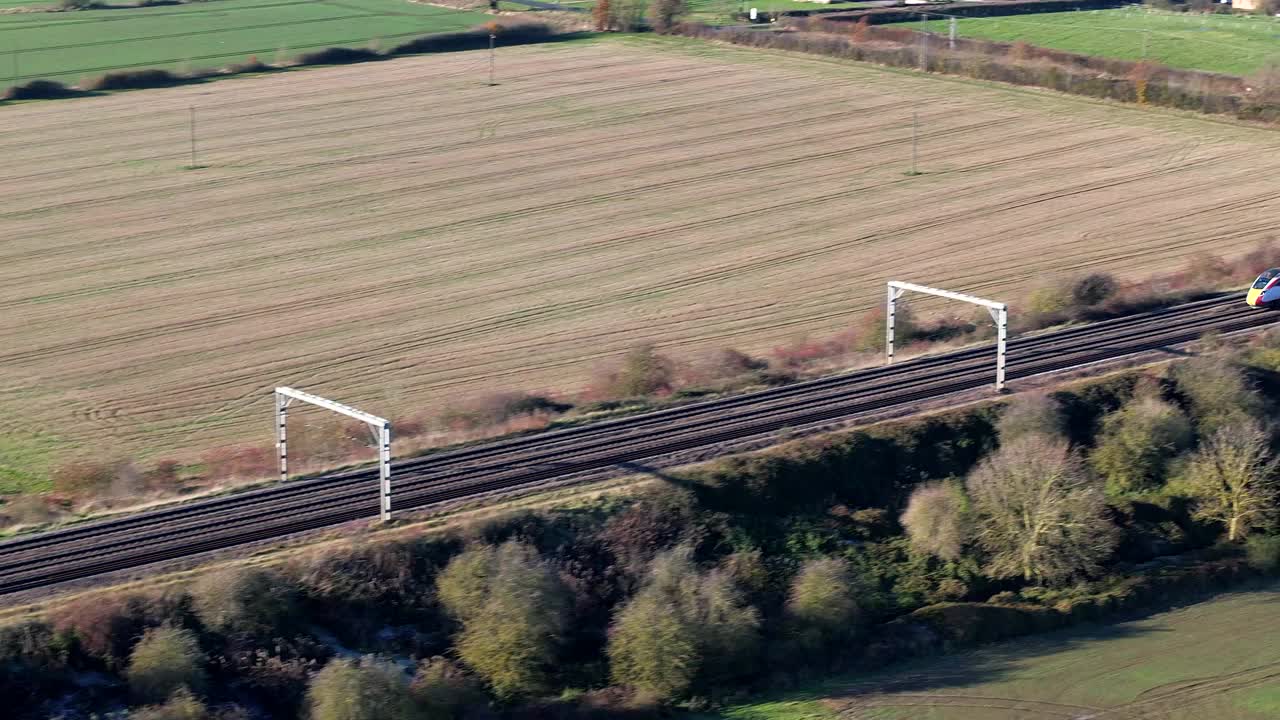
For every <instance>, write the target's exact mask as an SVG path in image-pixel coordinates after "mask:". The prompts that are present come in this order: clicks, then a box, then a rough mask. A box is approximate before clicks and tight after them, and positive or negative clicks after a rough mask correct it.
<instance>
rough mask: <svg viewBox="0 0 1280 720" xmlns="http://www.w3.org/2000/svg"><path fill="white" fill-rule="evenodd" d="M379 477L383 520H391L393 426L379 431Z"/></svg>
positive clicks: (384, 426) (384, 427)
mask: <svg viewBox="0 0 1280 720" xmlns="http://www.w3.org/2000/svg"><path fill="white" fill-rule="evenodd" d="M378 479H379V481H380V483H381V485H382V491H381V494H382V503H381V504H382V522H389V521H390V520H391V426H390V425H383V426H382V427H381V428H379V432H378Z"/></svg>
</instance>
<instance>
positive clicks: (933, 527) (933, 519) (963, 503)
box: [902, 483, 969, 560]
mask: <svg viewBox="0 0 1280 720" xmlns="http://www.w3.org/2000/svg"><path fill="white" fill-rule="evenodd" d="M968 510H969V499H968V498H967V497H965V494H964V488H963V487H961V486H960V485H959V484H957V483H930V484H928V485H922V486H920V487H918V488H916V489H915V491H914V492H912V493H911V499H910V500H909V501H908V502H907V509H906V510H905V511H903V513H902V527H903V528H904V529H905V530H906V531H907V537H908V538H910V539H911V547H912V549H913V550H915V551H916V552H919V553H924V554H926V555H932V556H934V557H937V558H939V559H942V560H956V559H958V558H959V557H960V553H961V551H962V550H963V549H964V546H965V543H966V542H967V540H968V537H969V527H968V521H969V518H968Z"/></svg>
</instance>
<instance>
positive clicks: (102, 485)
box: [52, 460, 117, 496]
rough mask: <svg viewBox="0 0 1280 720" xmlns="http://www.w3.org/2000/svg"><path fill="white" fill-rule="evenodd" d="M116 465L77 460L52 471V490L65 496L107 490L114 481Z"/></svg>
mask: <svg viewBox="0 0 1280 720" xmlns="http://www.w3.org/2000/svg"><path fill="white" fill-rule="evenodd" d="M116 467H117V464H116V463H106V462H99V461H96V460H77V461H73V462H69V463H67V464H65V465H62V466H60V467H59V468H58V469H56V470H54V471H53V478H52V480H53V490H54V492H57V493H63V494H67V495H86V496H87V495H94V494H98V493H102V492H105V491H106V490H108V489H109V488H110V487H111V485H112V483H114V482H115V480H116Z"/></svg>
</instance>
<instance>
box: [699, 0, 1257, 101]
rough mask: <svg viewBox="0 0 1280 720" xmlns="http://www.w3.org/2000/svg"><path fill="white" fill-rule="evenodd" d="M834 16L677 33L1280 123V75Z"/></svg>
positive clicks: (731, 42)
mask: <svg viewBox="0 0 1280 720" xmlns="http://www.w3.org/2000/svg"><path fill="white" fill-rule="evenodd" d="M1048 1H1055V0H1048ZM828 17H830V16H824V18H823V19H816V18H800V19H796V20H793V21H791V23H790V25H789V27H788V28H786V30H787V31H783V32H760V31H753V30H747V29H743V28H717V27H711V26H707V25H699V24H685V25H682V26H680V27H678V28H676V30H675V32H676V33H678V34H681V35H685V36H688V37H696V38H701V39H705V40H715V41H719V42H726V43H730V44H734V45H745V46H749V47H759V48H770V49H776V50H788V51H793V52H802V53H808V54H813V55H827V56H830V57H836V58H842V59H846V60H856V61H862V62H872V63H876V64H879V65H887V66H891V67H900V68H910V69H915V70H919V71H921V72H930V73H939V74H945V75H958V76H963V77H971V78H975V79H978V80H994V81H997V82H1005V83H1010V84H1013V85H1025V86H1035V87H1043V88H1047V89H1050V90H1057V91H1059V92H1065V93H1069V94H1072V95H1084V96H1087V97H1094V98H1100V99H1105V100H1116V101H1120V102H1128V103H1136V104H1140V105H1157V106H1161V107H1168V108H1175V109H1179V110H1193V111H1196V112H1202V113H1207V114H1218V115H1234V116H1235V117H1237V118H1240V119H1244V120H1258V121H1263V122H1268V123H1274V122H1277V121H1280V78H1275V82H1271V79H1270V78H1261V79H1260V80H1259V81H1257V82H1246V80H1245V79H1244V78H1241V77H1237V76H1234V75H1224V74H1220V73H1211V72H1206V71H1203V70H1182V69H1175V68H1168V67H1165V66H1163V65H1157V64H1155V63H1150V62H1133V61H1129V60H1119V59H1111V58H1102V57H1097V56H1093V55H1081V54H1078V53H1069V52H1064V51H1061V50H1054V49H1051V48H1044V47H1038V46H1034V45H1029V44H1026V43H1002V42H995V41H991V40H975V39H969V38H956V40H955V43H954V49H952V48H950V47H949V46H948V40H947V38H946V37H945V36H942V35H937V34H934V33H927V32H920V31H916V30H909V29H906V28H901V27H884V26H879V25H871V24H870V21H868V23H867V24H852V23H847V22H834V21H831V20H828V19H827V18H828Z"/></svg>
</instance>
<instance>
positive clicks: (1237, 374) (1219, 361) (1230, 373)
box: [1172, 355, 1262, 436]
mask: <svg viewBox="0 0 1280 720" xmlns="http://www.w3.org/2000/svg"><path fill="white" fill-rule="evenodd" d="M1172 374H1173V378H1174V380H1175V381H1176V382H1177V386H1178V390H1179V391H1180V392H1181V393H1182V394H1183V395H1184V396H1186V398H1187V400H1188V401H1189V402H1190V405H1191V410H1192V413H1193V414H1194V415H1195V420H1196V426H1197V428H1198V429H1199V430H1200V433H1201V435H1202V436H1209V435H1212V434H1213V433H1214V432H1216V431H1217V430H1218V429H1219V428H1222V427H1224V426H1227V425H1234V424H1240V423H1242V422H1248V421H1249V420H1250V419H1251V418H1256V417H1259V416H1261V414H1262V412H1261V411H1262V407H1261V402H1260V401H1259V399H1258V395H1257V393H1256V392H1254V388H1253V387H1252V384H1251V383H1250V382H1249V380H1248V379H1247V378H1246V377H1245V375H1244V373H1243V372H1241V370H1240V368H1238V367H1237V366H1236V365H1234V364H1233V363H1232V362H1230V361H1229V360H1228V359H1226V358H1224V357H1222V356H1218V355H1208V356H1201V357H1196V358H1191V359H1190V360H1186V361H1184V362H1181V363H1179V364H1177V365H1175V366H1174V368H1173V373H1172Z"/></svg>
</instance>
